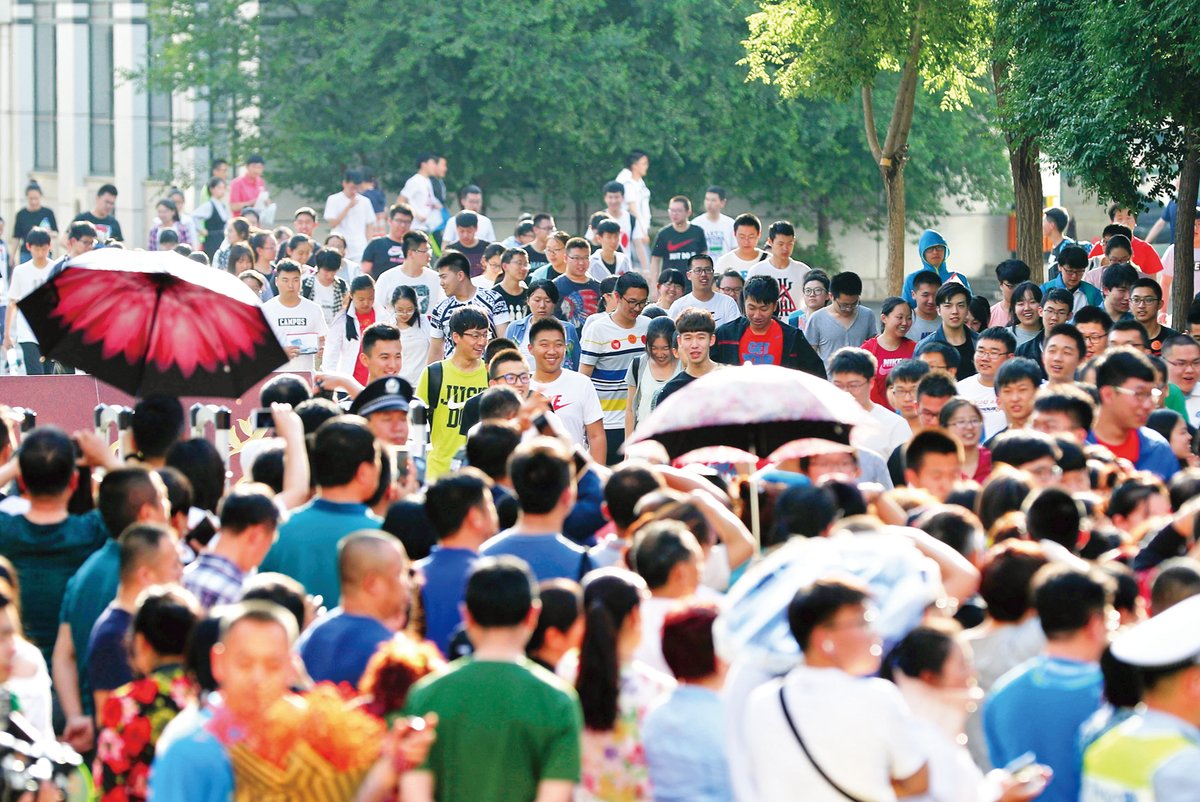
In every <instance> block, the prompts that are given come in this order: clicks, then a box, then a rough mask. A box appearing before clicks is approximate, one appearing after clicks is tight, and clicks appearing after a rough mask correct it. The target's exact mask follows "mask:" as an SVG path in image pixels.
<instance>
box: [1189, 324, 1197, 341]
mask: <svg viewBox="0 0 1200 802" xmlns="http://www.w3.org/2000/svg"><path fill="white" fill-rule="evenodd" d="M1187 334H1188V336H1189V337H1191V338H1192V339H1193V340H1195V341H1196V342H1200V323H1189V324H1188V326H1187Z"/></svg>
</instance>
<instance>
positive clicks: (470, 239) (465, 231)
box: [458, 226, 479, 248]
mask: <svg viewBox="0 0 1200 802" xmlns="http://www.w3.org/2000/svg"><path fill="white" fill-rule="evenodd" d="M478 232H479V226H462V227H460V228H459V229H458V241H459V242H460V243H462V244H463V245H465V246H466V247H468V248H470V247H473V246H474V245H475V243H476V242H478V240H477V239H476V238H475V235H476V234H477V233H478Z"/></svg>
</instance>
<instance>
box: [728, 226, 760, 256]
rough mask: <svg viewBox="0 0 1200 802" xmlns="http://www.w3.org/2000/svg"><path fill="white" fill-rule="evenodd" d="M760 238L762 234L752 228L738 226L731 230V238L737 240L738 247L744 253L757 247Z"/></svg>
mask: <svg viewBox="0 0 1200 802" xmlns="http://www.w3.org/2000/svg"><path fill="white" fill-rule="evenodd" d="M760 236H762V232H761V231H759V230H758V229H757V228H755V227H754V226H738V227H737V228H735V229H734V230H733V238H734V239H735V240H737V244H738V247H739V248H741V249H742V250H746V251H748V250H750V249H752V248H757V247H758V238H759V237H760Z"/></svg>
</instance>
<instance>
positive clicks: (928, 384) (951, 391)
mask: <svg viewBox="0 0 1200 802" xmlns="http://www.w3.org/2000/svg"><path fill="white" fill-rule="evenodd" d="M956 395H958V386H957V385H956V384H955V383H954V377H953V376H951V375H950V374H949V373H947V372H946V371H944V370H930V371H929V372H928V373H926V374H925V375H924V376H922V377H921V380H920V381H919V382H918V383H917V398H921V397H922V396H925V397H926V398H952V397H953V396H956Z"/></svg>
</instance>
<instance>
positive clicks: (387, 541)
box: [338, 529, 408, 594]
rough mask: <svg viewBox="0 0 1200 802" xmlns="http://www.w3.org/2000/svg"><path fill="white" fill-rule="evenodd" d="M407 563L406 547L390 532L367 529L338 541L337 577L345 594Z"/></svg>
mask: <svg viewBox="0 0 1200 802" xmlns="http://www.w3.org/2000/svg"><path fill="white" fill-rule="evenodd" d="M407 562H408V555H407V554H405V552H404V546H402V545H401V544H400V541H399V540H397V539H396V538H395V537H393V536H392V535H390V534H388V533H387V532H380V531H377V530H370V529H364V530H360V531H358V532H351V533H350V534H348V535H346V536H345V537H344V538H342V539H341V541H339V542H338V578H339V579H340V580H341V583H342V593H343V594H345V593H346V592H347V591H353V590H357V589H360V588H362V586H363V584H364V583H365V582H366V581H367V579H368V578H369V577H371V576H373V575H378V574H380V573H383V574H391V573H392V572H394V571H395V570H396V569H397V567H403V565H404V564H405V563H407Z"/></svg>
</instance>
